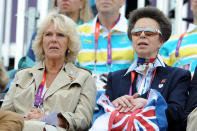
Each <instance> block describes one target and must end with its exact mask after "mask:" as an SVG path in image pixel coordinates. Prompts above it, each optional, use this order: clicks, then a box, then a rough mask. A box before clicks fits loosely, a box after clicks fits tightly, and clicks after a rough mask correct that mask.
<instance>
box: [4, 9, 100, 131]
mask: <svg viewBox="0 0 197 131" xmlns="http://www.w3.org/2000/svg"><path fill="white" fill-rule="evenodd" d="M79 50H80V41H79V37H78V34H77V29H76V24H75V23H74V21H73V20H71V19H70V18H68V17H67V16H65V15H62V14H58V13H55V12H53V13H50V14H49V15H48V16H47V18H46V19H45V20H44V21H43V23H42V24H41V26H40V27H39V29H38V34H37V36H36V39H35V41H34V44H33V51H34V53H35V56H36V58H37V59H38V60H40V63H38V64H37V65H35V66H34V67H32V68H27V69H23V70H21V71H18V72H17V74H16V76H15V78H14V81H13V83H12V85H11V87H10V89H9V91H8V93H7V95H6V97H5V100H4V102H3V105H2V109H3V110H9V111H13V112H17V113H19V114H21V115H23V116H24V117H25V120H26V121H25V128H24V130H34V131H35V130H43V129H44V128H45V130H47V129H48V127H50V128H56V129H59V127H61V130H64V129H66V130H72V131H73V130H79V131H83V130H88V128H89V127H90V126H91V123H92V116H93V111H94V106H95V99H96V86H95V82H94V79H93V78H92V76H91V74H90V72H89V71H87V70H84V69H81V68H79V67H76V66H75V65H74V64H75V60H76V55H77V53H78V51H79ZM51 120H52V122H51ZM38 121H39V122H38ZM31 122H33V124H35V125H34V126H31V124H29V123H31ZM29 125H30V126H29ZM50 125H55V126H56V127H54V126H50ZM38 128H39V129H38Z"/></svg>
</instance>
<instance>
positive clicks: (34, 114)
mask: <svg viewBox="0 0 197 131" xmlns="http://www.w3.org/2000/svg"><path fill="white" fill-rule="evenodd" d="M45 116H46V114H45V113H43V112H42V111H41V110H40V109H32V110H30V111H29V112H28V113H27V117H26V118H25V120H40V119H42V118H43V117H45Z"/></svg>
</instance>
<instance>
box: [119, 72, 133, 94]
mask: <svg viewBox="0 0 197 131" xmlns="http://www.w3.org/2000/svg"><path fill="white" fill-rule="evenodd" d="M126 71H127V70H125V71H123V73H122V74H121V79H120V87H122V89H121V90H120V91H121V92H120V96H122V95H125V94H128V93H129V89H130V87H131V74H130V73H127V74H126V75H125V73H126Z"/></svg>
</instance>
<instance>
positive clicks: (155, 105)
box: [90, 89, 167, 131]
mask: <svg viewBox="0 0 197 131" xmlns="http://www.w3.org/2000/svg"><path fill="white" fill-rule="evenodd" d="M97 104H99V105H101V106H102V107H103V108H104V110H105V112H106V113H104V114H103V115H102V116H100V117H99V118H97V119H96V121H95V122H94V124H93V126H92V128H91V129H90V131H165V130H167V119H166V115H165V110H166V108H167V104H166V102H165V100H164V98H163V97H162V96H161V94H160V93H159V92H157V91H156V90H154V89H151V91H150V94H149V97H148V104H147V105H146V106H145V107H144V108H142V109H137V110H136V111H134V112H127V113H119V112H118V111H116V110H115V108H114V107H113V105H112V103H111V102H110V101H109V99H108V97H107V96H105V95H104V94H103V95H101V96H100V98H99V99H98V101H97Z"/></svg>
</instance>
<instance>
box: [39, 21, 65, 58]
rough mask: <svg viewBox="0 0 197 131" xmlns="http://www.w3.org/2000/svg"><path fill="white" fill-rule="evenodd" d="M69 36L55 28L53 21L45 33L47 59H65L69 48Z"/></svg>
mask: <svg viewBox="0 0 197 131" xmlns="http://www.w3.org/2000/svg"><path fill="white" fill-rule="evenodd" d="M68 43H69V38H68V37H67V36H66V35H64V34H63V33H62V32H60V31H59V30H57V29H55V28H54V24H53V22H51V24H50V25H49V26H48V27H47V28H46V30H45V31H44V34H43V50H44V54H45V59H46V58H49V59H64V58H65V53H66V50H67V49H68Z"/></svg>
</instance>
